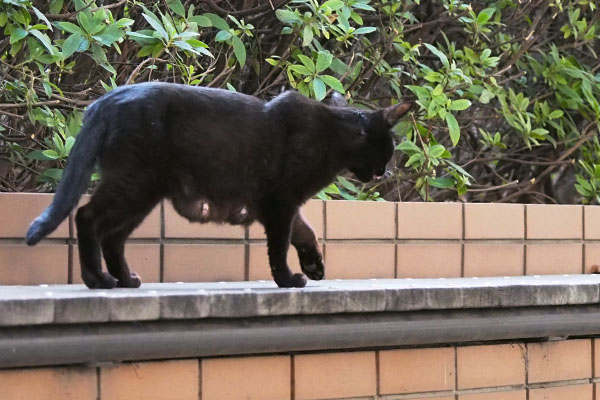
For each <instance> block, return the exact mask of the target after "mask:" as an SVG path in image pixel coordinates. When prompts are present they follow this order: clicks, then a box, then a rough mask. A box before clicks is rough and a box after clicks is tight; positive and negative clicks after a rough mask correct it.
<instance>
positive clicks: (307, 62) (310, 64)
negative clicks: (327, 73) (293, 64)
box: [298, 54, 316, 73]
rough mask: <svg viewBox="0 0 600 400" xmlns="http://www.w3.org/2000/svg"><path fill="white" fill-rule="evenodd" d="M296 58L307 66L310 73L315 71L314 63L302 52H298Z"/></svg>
mask: <svg viewBox="0 0 600 400" xmlns="http://www.w3.org/2000/svg"><path fill="white" fill-rule="evenodd" d="M298 58H299V59H300V61H301V62H302V64H304V65H305V66H306V68H308V70H309V71H310V72H311V73H315V72H316V66H315V63H314V62H313V60H311V59H310V58H308V57H306V56H305V55H304V54H298Z"/></svg>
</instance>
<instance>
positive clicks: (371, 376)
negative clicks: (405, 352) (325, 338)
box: [294, 351, 377, 400]
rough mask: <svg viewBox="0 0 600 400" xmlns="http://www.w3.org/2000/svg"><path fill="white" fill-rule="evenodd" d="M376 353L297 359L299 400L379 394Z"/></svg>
mask: <svg viewBox="0 0 600 400" xmlns="http://www.w3.org/2000/svg"><path fill="white" fill-rule="evenodd" d="M375 371H376V368H375V352H372V351H368V352H356V353H328V354H306V355H299V356H295V357H294V381H295V390H296V399H297V400H304V399H338V398H344V397H361V396H373V395H375V394H376V391H377V388H376V379H377V378H376V372H375Z"/></svg>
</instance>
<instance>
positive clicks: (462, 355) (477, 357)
mask: <svg viewBox="0 0 600 400" xmlns="http://www.w3.org/2000/svg"><path fill="white" fill-rule="evenodd" d="M456 352H457V353H456V356H457V365H458V389H473V388H484V387H493V386H508V385H522V384H525V355H524V352H525V349H524V345H518V344H501V345H489V346H467V347H458V348H457V350H456ZM491 371H493V372H492V373H490V372H491Z"/></svg>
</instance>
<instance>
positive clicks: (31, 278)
mask: <svg viewBox="0 0 600 400" xmlns="http://www.w3.org/2000/svg"><path fill="white" fill-rule="evenodd" d="M0 197H1V196H0ZM68 274H69V246H67V245H66V244H64V245H63V244H38V245H37V246H34V247H29V246H26V245H25V244H0V285H39V284H42V283H45V284H50V283H68Z"/></svg>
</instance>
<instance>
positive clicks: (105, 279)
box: [81, 272, 117, 289]
mask: <svg viewBox="0 0 600 400" xmlns="http://www.w3.org/2000/svg"><path fill="white" fill-rule="evenodd" d="M81 278H82V279H83V282H84V283H85V286H87V287H88V288H90V289H113V288H115V287H116V286H117V280H116V279H115V278H113V277H112V276H111V275H109V274H107V273H106V272H102V274H101V275H100V276H96V275H82V277H81Z"/></svg>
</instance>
